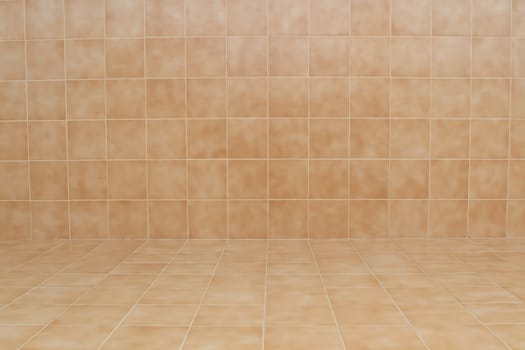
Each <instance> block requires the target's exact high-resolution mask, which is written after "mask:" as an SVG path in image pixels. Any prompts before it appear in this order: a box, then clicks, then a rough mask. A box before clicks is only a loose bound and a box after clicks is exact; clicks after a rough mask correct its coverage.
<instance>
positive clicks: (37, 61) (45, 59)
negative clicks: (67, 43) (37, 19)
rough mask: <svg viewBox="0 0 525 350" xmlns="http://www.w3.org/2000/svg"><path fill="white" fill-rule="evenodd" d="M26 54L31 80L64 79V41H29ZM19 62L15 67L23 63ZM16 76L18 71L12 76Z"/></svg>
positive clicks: (14, 71)
mask: <svg viewBox="0 0 525 350" xmlns="http://www.w3.org/2000/svg"><path fill="white" fill-rule="evenodd" d="M26 52H27V70H28V71H27V76H28V78H29V79H32V80H51V79H64V77H65V66H64V40H40V41H28V42H27V49H26ZM17 62H18V63H14V64H13V66H14V67H16V66H17V64H20V62H23V61H17ZM0 67H1V66H0ZM11 69H12V68H11ZM14 74H18V73H17V70H16V69H15V70H13V71H12V73H11V75H14ZM20 79H23V77H20Z"/></svg>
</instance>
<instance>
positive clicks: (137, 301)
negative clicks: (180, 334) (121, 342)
mask: <svg viewBox="0 0 525 350" xmlns="http://www.w3.org/2000/svg"><path fill="white" fill-rule="evenodd" d="M146 244H147V241H143V242H142V244H141V245H139V246H138V247H137V248H136V249H135V250H134V251H133V252H131V253H130V254H129V255H128V256H127V257H129V256H131V255H133V254H134V253H136V252H137V251H138V250H139V249H140V248H142V247H144V246H145V245H146ZM186 244H188V241H184V243H183V244H182V245H181V246H180V247H179V248H178V249H176V251H175V252H174V254H173V257H172V258H171V259H170V260H169V261H168V262H167V263H166V265H165V266H164V267H163V268H162V270H161V271H160V272H158V273H157V274H156V275H155V278H153V279H152V280H151V282H150V283H149V284H148V286H147V287H146V289H144V292H142V294H141V295H140V296H139V297H138V298H137V300H136V301H135V303H134V304H133V305H132V306H131V308H130V309H129V310H128V311H127V312H126V313H125V314H124V316H122V318H121V319H120V321H119V322H118V323H117V324H116V325H115V327H113V329H112V330H111V332H109V334H108V335H107V336H106V337H105V338H104V340H103V341H102V343H101V344H100V345H99V347H98V348H97V349H98V350H100V349H102V348H104V346H105V345H106V344H107V342H108V341H109V339H111V337H112V336H113V334H115V332H116V331H117V330H118V329H119V328H120V327H121V326H122V325H123V324H124V321H125V320H126V319H127V318H128V316H129V315H131V313H132V312H133V311H134V310H135V308H136V307H137V305H138V304H139V302H140V301H141V300H142V298H143V297H144V296H145V295H146V294H147V293H148V292H149V291H150V289H151V287H152V286H153V284H154V283H155V281H156V280H157V278H159V277H160V276H162V274H163V273H164V272H165V271H166V269H167V268H168V266H169V265H171V264H172V263H173V262H174V261H175V259H176V258H177V254H178V253H179V252H180V251H181V250H182V249H183V248H184V247H185V246H186ZM121 263H122V262H121ZM118 265H120V263H119V264H118ZM118 265H117V266H118ZM188 332H189V328H188Z"/></svg>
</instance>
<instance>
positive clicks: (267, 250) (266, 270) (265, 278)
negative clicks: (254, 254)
mask: <svg viewBox="0 0 525 350" xmlns="http://www.w3.org/2000/svg"><path fill="white" fill-rule="evenodd" d="M269 251H270V242H269V241H268V240H267V241H266V264H265V271H264V306H263V322H262V350H264V347H265V340H266V313H267V306H268V255H269Z"/></svg>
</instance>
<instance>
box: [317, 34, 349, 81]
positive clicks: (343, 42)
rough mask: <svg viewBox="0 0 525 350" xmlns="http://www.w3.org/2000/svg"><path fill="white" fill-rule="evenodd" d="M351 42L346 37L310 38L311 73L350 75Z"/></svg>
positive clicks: (319, 74) (318, 74)
mask: <svg viewBox="0 0 525 350" xmlns="http://www.w3.org/2000/svg"><path fill="white" fill-rule="evenodd" d="M349 44H350V43H349V40H348V38H346V37H323V36H319V37H312V38H310V69H309V71H310V75H313V76H345V75H348V70H349V64H348V62H349V60H348V57H349Z"/></svg>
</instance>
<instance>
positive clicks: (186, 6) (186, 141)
mask: <svg viewBox="0 0 525 350" xmlns="http://www.w3.org/2000/svg"><path fill="white" fill-rule="evenodd" d="M188 1H189V0H184V127H185V131H184V132H185V134H184V138H185V140H184V142H185V148H186V149H185V152H186V159H185V160H184V161H185V165H186V167H185V168H186V169H185V177H186V178H185V186H186V188H185V190H186V196H185V200H186V238H187V239H190V238H191V237H190V200H189V193H190V190H189V169H188V168H189V164H190V162H189V159H190V157H189V142H188V127H189V120H188V39H187V35H188Z"/></svg>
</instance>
